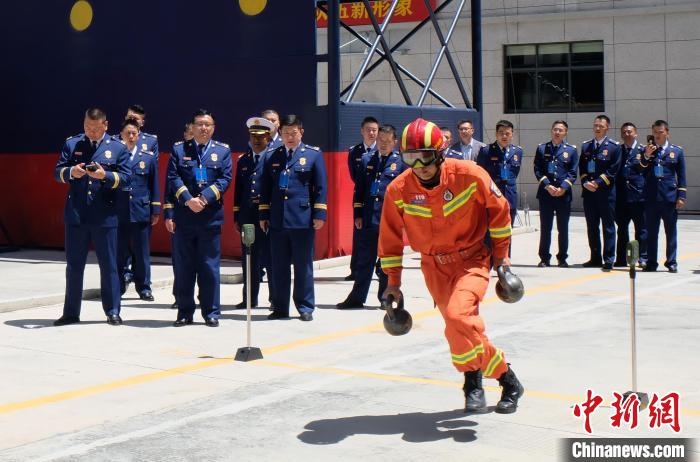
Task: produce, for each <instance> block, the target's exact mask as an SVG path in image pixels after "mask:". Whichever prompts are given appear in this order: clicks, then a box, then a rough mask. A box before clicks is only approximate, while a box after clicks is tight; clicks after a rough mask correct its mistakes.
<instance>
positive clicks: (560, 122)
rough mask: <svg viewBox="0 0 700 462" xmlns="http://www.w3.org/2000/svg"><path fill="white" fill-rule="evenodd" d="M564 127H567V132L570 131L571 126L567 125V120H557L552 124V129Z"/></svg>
mask: <svg viewBox="0 0 700 462" xmlns="http://www.w3.org/2000/svg"><path fill="white" fill-rule="evenodd" d="M559 124H561V125H563V126H564V127H566V131H569V124H567V123H566V120H555V121H554V123H552V128H554V126H555V125H559Z"/></svg>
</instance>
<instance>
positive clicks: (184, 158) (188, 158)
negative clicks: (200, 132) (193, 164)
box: [182, 157, 192, 160]
mask: <svg viewBox="0 0 700 462" xmlns="http://www.w3.org/2000/svg"><path fill="white" fill-rule="evenodd" d="M182 160H192V158H191V157H183V158H182Z"/></svg>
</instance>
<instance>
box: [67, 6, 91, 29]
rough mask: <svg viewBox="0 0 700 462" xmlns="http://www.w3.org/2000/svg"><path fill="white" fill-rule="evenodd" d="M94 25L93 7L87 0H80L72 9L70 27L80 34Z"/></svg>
mask: <svg viewBox="0 0 700 462" xmlns="http://www.w3.org/2000/svg"><path fill="white" fill-rule="evenodd" d="M91 23H92V5H90V3H88V2H87V1H86V0H78V1H77V2H75V3H74V4H73V8H71V9H70V25H71V26H72V27H73V29H75V30H77V31H78V32H82V31H84V30H85V29H87V28H88V27H90V24H91Z"/></svg>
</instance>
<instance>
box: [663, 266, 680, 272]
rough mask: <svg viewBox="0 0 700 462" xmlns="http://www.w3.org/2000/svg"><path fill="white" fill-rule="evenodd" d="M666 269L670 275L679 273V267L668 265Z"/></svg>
mask: <svg viewBox="0 0 700 462" xmlns="http://www.w3.org/2000/svg"><path fill="white" fill-rule="evenodd" d="M666 268H668V272H669V273H677V272H678V265H668V266H667V267H666Z"/></svg>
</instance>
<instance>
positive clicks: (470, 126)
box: [448, 120, 486, 161]
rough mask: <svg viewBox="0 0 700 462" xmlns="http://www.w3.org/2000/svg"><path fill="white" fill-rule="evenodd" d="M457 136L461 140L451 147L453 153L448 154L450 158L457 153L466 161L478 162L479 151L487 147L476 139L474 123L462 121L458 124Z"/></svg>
mask: <svg viewBox="0 0 700 462" xmlns="http://www.w3.org/2000/svg"><path fill="white" fill-rule="evenodd" d="M457 134H458V135H459V140H458V141H457V142H456V143H454V144H453V145H452V146H450V149H451V152H448V156H449V157H455V156H454V155H453V154H454V153H455V152H457V153H459V154H461V158H462V159H464V160H473V161H476V157H477V156H478V155H479V151H480V150H481V148H483V147H484V146H486V145H485V144H484V143H482V142H481V141H479V140H477V139H476V138H474V123H473V122H472V121H471V120H460V121H459V122H458V123H457ZM457 158H459V157H457Z"/></svg>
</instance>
